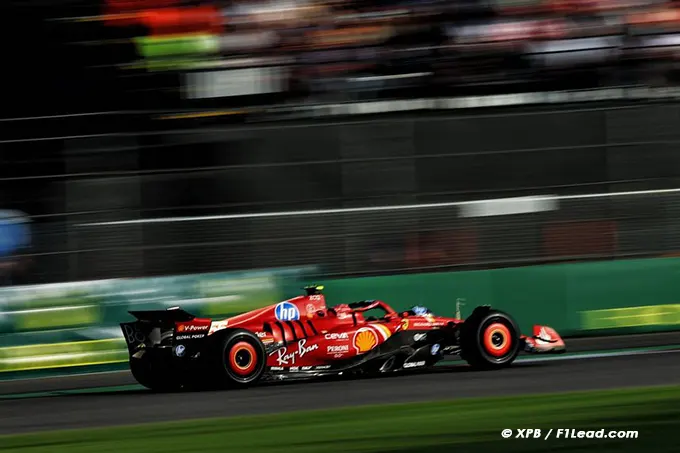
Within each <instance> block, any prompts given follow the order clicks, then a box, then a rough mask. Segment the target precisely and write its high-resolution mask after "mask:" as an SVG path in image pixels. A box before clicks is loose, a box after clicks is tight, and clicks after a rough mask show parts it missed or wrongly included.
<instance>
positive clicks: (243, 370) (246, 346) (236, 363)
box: [228, 341, 257, 377]
mask: <svg viewBox="0 0 680 453" xmlns="http://www.w3.org/2000/svg"><path fill="white" fill-rule="evenodd" d="M228 365H229V368H230V369H231V371H233V372H234V373H235V374H237V375H239V376H244V377H245V376H248V375H249V374H251V373H252V372H253V371H254V370H255V368H257V351H256V350H255V347H254V346H253V345H252V344H250V343H248V342H247V341H239V342H238V343H236V344H235V345H234V346H232V347H231V348H230V349H229V355H228Z"/></svg>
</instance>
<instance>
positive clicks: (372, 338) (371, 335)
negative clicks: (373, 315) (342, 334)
mask: <svg viewBox="0 0 680 453" xmlns="http://www.w3.org/2000/svg"><path fill="white" fill-rule="evenodd" d="M391 335H392V332H390V330H389V329H388V328H387V327H386V326H383V325H375V326H369V327H362V328H361V329H359V330H357V331H356V332H355V333H354V338H352V345H353V346H354V349H356V350H357V353H358V354H363V353H365V352H368V351H370V350H371V349H373V348H375V347H376V346H377V345H378V344H379V343H380V339H381V338H382V341H385V340H387V339H388V338H389V337H390V336H391Z"/></svg>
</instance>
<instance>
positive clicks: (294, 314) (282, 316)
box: [274, 302, 300, 321]
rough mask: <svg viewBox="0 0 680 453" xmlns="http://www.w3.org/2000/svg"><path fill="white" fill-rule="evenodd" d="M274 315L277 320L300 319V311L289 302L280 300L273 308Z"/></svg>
mask: <svg viewBox="0 0 680 453" xmlns="http://www.w3.org/2000/svg"><path fill="white" fill-rule="evenodd" d="M274 315H275V316H276V319H278V320H279V321H297V320H298V319H300V311H299V310H298V309H297V307H296V306H295V305H293V304H291V303H290V302H281V303H280V304H278V305H277V306H276V308H275V309H274Z"/></svg>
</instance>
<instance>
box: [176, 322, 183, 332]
mask: <svg viewBox="0 0 680 453" xmlns="http://www.w3.org/2000/svg"><path fill="white" fill-rule="evenodd" d="M177 331H178V332H184V324H180V326H179V327H178V328H177Z"/></svg>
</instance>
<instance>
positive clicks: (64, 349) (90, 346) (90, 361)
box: [0, 338, 128, 372]
mask: <svg viewBox="0 0 680 453" xmlns="http://www.w3.org/2000/svg"><path fill="white" fill-rule="evenodd" d="M127 360H128V352H127V347H126V346H125V342H124V340H123V339H120V338H111V339H102V340H85V341H73V342H62V343H45V344H33V345H20V346H8V347H5V348H0V372H8V371H29V370H39V369H52V368H65V367H74V366H89V365H102V364H111V363H122V362H126V361H127Z"/></svg>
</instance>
